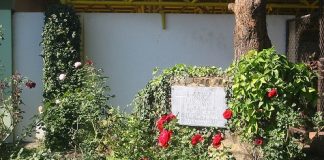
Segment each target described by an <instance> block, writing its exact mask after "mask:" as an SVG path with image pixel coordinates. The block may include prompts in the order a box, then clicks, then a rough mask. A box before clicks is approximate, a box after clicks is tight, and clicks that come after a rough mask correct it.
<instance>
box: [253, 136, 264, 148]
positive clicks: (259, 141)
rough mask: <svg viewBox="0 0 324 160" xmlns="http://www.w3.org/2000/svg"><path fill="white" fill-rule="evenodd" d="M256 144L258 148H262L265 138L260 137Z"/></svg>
mask: <svg viewBox="0 0 324 160" xmlns="http://www.w3.org/2000/svg"><path fill="white" fill-rule="evenodd" d="M254 144H255V145H257V146H260V145H262V144H263V138H262V137H258V138H256V139H255V140H254Z"/></svg>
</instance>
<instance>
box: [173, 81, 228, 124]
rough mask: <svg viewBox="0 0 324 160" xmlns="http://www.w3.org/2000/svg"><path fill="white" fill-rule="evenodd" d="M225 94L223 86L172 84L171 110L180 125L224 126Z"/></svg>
mask: <svg viewBox="0 0 324 160" xmlns="http://www.w3.org/2000/svg"><path fill="white" fill-rule="evenodd" d="M225 95H226V93H225V90H224V88H223V87H196V86H195V87H189V86H172V87H171V105H172V109H171V110H172V113H173V114H174V115H176V116H177V118H178V120H179V124H181V125H188V126H205V127H225V123H226V119H224V117H223V113H224V111H225V110H226V109H227V107H226V100H225Z"/></svg>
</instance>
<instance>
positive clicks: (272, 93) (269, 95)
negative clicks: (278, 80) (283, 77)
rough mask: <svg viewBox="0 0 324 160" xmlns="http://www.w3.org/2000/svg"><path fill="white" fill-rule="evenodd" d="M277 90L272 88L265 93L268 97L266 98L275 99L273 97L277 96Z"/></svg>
mask: <svg viewBox="0 0 324 160" xmlns="http://www.w3.org/2000/svg"><path fill="white" fill-rule="evenodd" d="M277 94H278V93H277V89H276V88H272V89H270V90H269V91H268V93H267V96H268V98H273V97H275V96H277Z"/></svg>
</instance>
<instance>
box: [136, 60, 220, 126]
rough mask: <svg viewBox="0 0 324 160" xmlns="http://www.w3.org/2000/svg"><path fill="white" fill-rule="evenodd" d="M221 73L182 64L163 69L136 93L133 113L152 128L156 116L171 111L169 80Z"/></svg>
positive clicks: (210, 68) (207, 68)
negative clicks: (147, 122) (146, 121)
mask: <svg viewBox="0 0 324 160" xmlns="http://www.w3.org/2000/svg"><path fill="white" fill-rule="evenodd" d="M223 74H224V73H223V72H222V71H221V69H219V68H216V67H196V66H186V65H184V64H178V65H176V66H174V67H171V68H168V69H165V70H164V71H163V72H162V73H161V75H159V76H157V77H155V78H154V79H152V80H151V81H150V82H148V84H147V85H146V86H145V88H144V89H142V90H141V91H140V92H139V93H138V94H137V96H136V97H135V99H134V101H133V107H134V108H135V112H134V114H135V115H136V117H138V118H139V119H141V120H148V121H149V123H150V128H151V130H153V129H154V126H155V120H156V119H157V117H159V115H163V114H166V113H169V112H171V110H170V109H171V103H170V98H171V97H170V95H171V84H170V83H171V80H173V79H174V78H185V77H213V76H223Z"/></svg>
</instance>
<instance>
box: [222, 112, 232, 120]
mask: <svg viewBox="0 0 324 160" xmlns="http://www.w3.org/2000/svg"><path fill="white" fill-rule="evenodd" d="M232 116H233V112H232V110H230V109H226V110H225V112H224V113H223V117H224V118H225V119H227V120H229V119H231V118H232Z"/></svg>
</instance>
